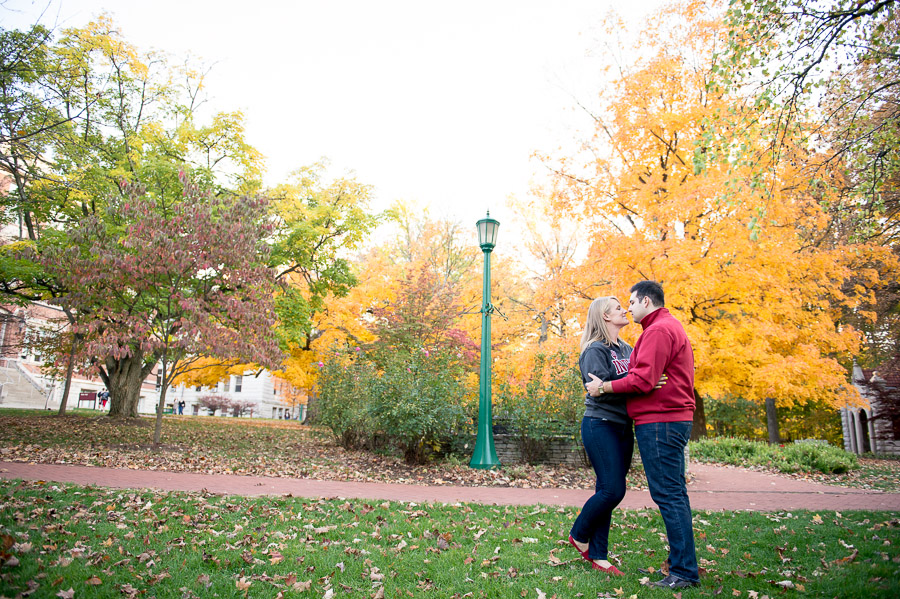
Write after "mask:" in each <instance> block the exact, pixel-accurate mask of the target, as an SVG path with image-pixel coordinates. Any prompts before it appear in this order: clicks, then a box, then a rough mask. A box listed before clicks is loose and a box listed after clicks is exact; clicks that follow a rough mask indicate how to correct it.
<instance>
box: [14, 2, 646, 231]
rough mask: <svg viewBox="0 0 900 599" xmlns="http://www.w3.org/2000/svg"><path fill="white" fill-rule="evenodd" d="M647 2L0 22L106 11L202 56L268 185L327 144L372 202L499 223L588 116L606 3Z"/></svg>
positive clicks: (256, 7)
mask: <svg viewBox="0 0 900 599" xmlns="http://www.w3.org/2000/svg"><path fill="white" fill-rule="evenodd" d="M659 4H660V0H642V1H632V2H626V3H623V2H614V1H612V0H553V1H550V0H548V1H532V0H480V1H470V0H454V1H453V2H431V1H428V0H410V1H399V0H320V1H313V0H296V1H287V0H282V1H273V0H242V1H234V0H152V1H136V0H37V1H33V0H0V24H2V26H3V27H4V28H7V29H12V28H23V27H26V26H28V25H29V24H31V23H33V22H34V21H35V19H37V17H38V15H40V13H42V12H43V13H44V16H43V18H42V22H43V23H44V24H46V25H48V26H57V27H70V26H80V25H83V24H84V23H86V22H87V21H88V20H90V19H91V18H92V17H94V16H95V15H97V14H99V13H100V12H102V11H106V12H109V13H110V14H111V15H112V16H113V17H114V19H115V21H116V23H117V24H118V25H119V27H120V28H121V29H122V32H123V34H124V36H125V38H126V39H127V40H128V41H130V42H131V43H133V44H135V45H137V46H138V47H139V48H141V49H142V50H146V49H150V48H155V49H158V50H163V51H165V52H168V53H170V54H173V55H175V56H180V55H183V54H185V53H191V54H193V55H195V56H197V57H199V58H201V59H202V60H203V61H204V62H206V63H211V64H214V67H213V70H212V72H211V74H210V75H209V78H208V88H207V91H208V94H209V97H210V104H209V105H210V106H211V107H212V108H214V109H216V110H235V109H240V110H242V111H244V113H245V115H246V118H247V128H248V138H249V141H250V143H252V144H253V145H254V146H256V147H257V148H258V149H260V150H261V151H262V152H263V153H264V154H265V156H266V164H267V174H266V183H267V184H275V183H278V182H280V181H282V180H284V178H285V177H286V175H287V174H288V173H289V172H290V171H291V170H293V169H295V168H297V167H299V166H302V165H306V164H310V163H312V162H315V161H317V160H318V159H319V158H321V157H327V158H329V159H330V161H331V169H330V171H329V172H330V174H332V175H343V174H346V173H347V172H348V171H351V170H352V171H354V172H355V174H356V176H357V178H358V179H359V180H360V181H361V182H364V183H368V184H371V185H373V186H375V189H376V197H377V202H376V208H384V207H387V206H389V205H390V204H391V203H392V202H393V201H395V200H405V201H411V202H414V203H415V204H416V205H418V206H420V207H428V209H429V211H430V213H431V214H432V216H441V217H451V218H453V219H455V220H459V221H462V222H463V223H465V222H467V221H472V223H473V225H474V221H475V220H477V219H478V218H481V217H482V216H483V215H484V211H485V209H486V208H490V210H491V215H492V216H494V217H496V218H498V219H499V220H500V221H501V222H503V221H504V219H505V218H508V217H509V212H508V210H507V209H506V207H505V204H506V200H507V198H509V197H510V196H519V197H524V196H525V195H527V193H528V190H529V186H530V182H531V181H532V179H534V178H535V177H540V176H542V174H541V173H542V169H541V167H540V165H539V164H538V163H537V162H536V161H535V160H533V159H531V154H532V153H533V152H535V151H542V152H554V151H555V150H556V148H558V147H559V146H564V147H567V148H571V147H574V140H575V139H576V137H577V136H578V134H579V131H580V132H581V133H582V134H584V133H585V132H587V131H588V129H589V127H590V123H589V120H588V118H587V117H586V115H584V113H583V112H581V111H580V110H578V109H576V108H575V100H576V99H577V100H580V101H582V102H587V103H589V102H590V101H591V100H592V99H593V98H594V97H596V94H597V91H598V89H597V88H598V85H599V80H600V79H599V76H598V72H599V69H600V67H601V66H603V61H604V58H603V56H602V55H601V54H600V53H598V52H597V51H596V50H597V48H598V45H597V43H596V38H597V34H596V31H597V26H598V24H599V23H600V21H601V20H602V19H603V17H604V16H605V15H606V14H607V13H608V12H609V11H610V9H611V8H615V9H616V10H618V11H619V12H620V13H621V14H622V15H623V16H624V17H625V18H628V19H630V20H635V21H637V22H640V21H642V20H643V19H645V18H646V16H647V15H648V14H649V12H650V10H651V8H653V7H656V6H658V5H659ZM473 229H474V226H473ZM501 235H502V229H501ZM501 244H502V237H501ZM498 249H499V248H498Z"/></svg>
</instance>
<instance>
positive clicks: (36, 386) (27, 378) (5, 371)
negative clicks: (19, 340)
mask: <svg viewBox="0 0 900 599" xmlns="http://www.w3.org/2000/svg"><path fill="white" fill-rule="evenodd" d="M7 364H10V365H7V366H2V367H0V407H2V408H32V409H34V408H38V409H43V408H44V407H45V406H46V405H47V390H46V389H44V387H43V385H41V384H40V383H38V382H37V381H36V380H34V377H33V376H32V375H31V373H28V372H27V371H24V369H22V367H21V366H20V365H19V364H18V362H11V363H10V362H7Z"/></svg>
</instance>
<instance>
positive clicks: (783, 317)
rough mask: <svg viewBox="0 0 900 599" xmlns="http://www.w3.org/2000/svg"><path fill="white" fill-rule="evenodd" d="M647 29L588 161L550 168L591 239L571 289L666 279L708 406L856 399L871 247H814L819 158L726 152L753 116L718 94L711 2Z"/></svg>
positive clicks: (740, 147) (736, 100)
mask: <svg viewBox="0 0 900 599" xmlns="http://www.w3.org/2000/svg"><path fill="white" fill-rule="evenodd" d="M648 22H649V24H648V25H647V27H646V29H645V30H644V31H642V32H640V35H639V36H638V39H640V40H641V42H640V43H641V47H640V50H641V51H642V53H643V54H642V55H643V56H644V58H641V59H640V60H638V61H637V62H636V63H635V64H634V65H633V66H632V67H631V68H627V69H625V68H623V69H622V70H621V72H620V73H619V74H618V75H617V76H616V77H615V78H614V86H613V87H612V88H611V89H612V91H611V93H610V94H609V95H607V96H606V97H602V98H601V104H602V106H601V108H600V109H599V110H598V111H596V113H595V114H594V121H595V130H594V132H593V137H592V138H591V139H590V140H589V141H588V142H587V143H586V150H588V152H586V153H585V155H586V156H587V158H585V159H582V160H580V161H579V157H555V158H551V157H545V160H546V161H547V162H548V163H551V164H552V167H553V169H554V170H555V171H556V172H558V173H559V176H558V177H557V178H556V181H555V186H554V188H553V190H552V193H550V194H548V196H547V198H546V200H547V202H549V203H550V204H551V206H552V207H553V210H554V211H555V212H557V213H560V214H568V215H570V217H571V218H573V219H578V220H579V221H580V222H581V224H582V227H583V230H584V233H585V235H586V236H587V237H589V238H590V247H589V249H588V256H587V258H586V259H585V260H584V262H583V263H582V264H581V265H579V266H578V267H576V268H575V271H574V277H575V278H577V279H579V280H582V281H603V282H606V283H605V284H604V285H603V287H602V288H601V289H599V290H598V293H597V295H603V294H607V293H609V294H615V295H618V296H619V297H620V299H627V297H628V289H629V287H630V286H631V285H632V284H633V283H635V282H637V281H639V280H642V279H652V280H656V281H659V282H660V283H661V284H662V285H663V287H664V289H665V291H666V306H667V307H668V308H669V309H670V310H671V311H672V313H673V314H674V316H675V317H676V318H678V319H679V320H680V321H681V322H682V323H684V325H685V328H686V329H687V332H688V335H689V337H690V339H691V341H692V344H693V347H694V353H695V362H696V367H697V370H696V392H697V395H698V399H699V398H701V397H702V396H709V397H714V398H722V397H726V396H739V397H743V398H745V399H750V400H755V401H759V402H767V401H768V403H769V404H771V406H775V405H777V406H785V407H787V406H792V405H794V404H804V403H806V402H810V401H825V402H829V403H832V404H835V405H838V404H842V403H843V402H846V401H851V400H853V399H854V397H855V395H856V393H855V391H854V390H853V388H852V387H851V386H850V385H849V384H848V383H847V376H846V371H845V369H844V368H843V367H842V366H841V364H840V363H839V361H838V360H839V358H846V357H848V356H849V355H850V354H851V353H852V352H854V351H856V349H857V347H858V344H859V342H860V335H859V333H858V332H857V331H856V330H854V329H853V328H851V327H849V326H840V324H839V323H838V322H837V319H838V317H839V315H840V313H841V310H842V309H843V308H845V307H847V306H853V305H855V304H857V303H858V302H859V297H858V296H857V295H854V296H850V295H847V294H845V293H844V292H843V291H842V283H843V282H844V281H845V280H846V279H847V278H848V277H849V276H850V275H851V272H850V264H851V262H850V260H848V256H852V255H854V253H856V252H857V251H864V250H865V248H860V247H855V246H852V245H849V244H841V245H838V246H833V247H830V248H828V249H822V248H821V247H818V248H817V247H816V246H815V245H814V244H813V242H812V240H814V239H815V238H816V236H817V235H819V234H821V233H822V231H823V229H824V227H826V226H827V223H828V219H827V215H826V214H825V213H824V211H823V208H822V205H823V204H824V203H825V202H827V200H828V198H827V197H822V195H821V193H823V192H821V191H820V190H818V189H816V188H815V187H813V186H812V185H811V184H810V182H809V181H808V180H805V179H804V178H803V177H801V176H799V173H800V165H801V164H802V163H803V162H804V161H807V160H810V159H815V157H814V156H813V155H812V154H811V151H810V150H809V149H807V148H801V147H796V146H793V147H791V146H789V147H788V148H789V149H788V151H790V152H792V156H791V158H792V159H791V160H789V161H783V162H780V163H778V164H771V165H767V164H755V163H752V162H750V161H747V160H743V159H742V158H743V157H745V156H747V155H750V154H752V155H755V156H764V153H762V152H754V151H753V147H752V144H754V143H759V144H764V143H766V140H765V139H763V138H761V137H760V138H757V139H754V137H753V135H752V134H746V135H745V136H744V137H743V139H742V140H741V141H740V142H739V143H735V144H734V145H732V146H730V147H721V146H715V145H714V144H715V138H714V137H713V136H712V135H710V133H709V132H710V128H711V126H712V124H714V123H715V122H716V120H717V119H720V118H724V117H725V116H726V115H728V114H730V113H733V111H736V110H737V111H746V112H748V113H749V112H752V111H753V106H752V105H750V104H749V103H747V102H744V100H743V99H742V98H741V97H740V96H737V95H726V94H725V93H723V92H712V91H710V88H709V86H708V82H709V80H710V78H711V75H712V71H713V68H714V57H715V51H716V49H717V48H718V47H721V44H722V42H723V36H724V35H725V33H724V29H723V27H722V24H721V22H720V20H719V19H718V17H717V16H716V15H715V14H714V13H712V12H709V9H708V6H707V4H706V3H700V2H679V3H675V4H672V5H670V6H668V7H666V8H664V9H661V11H660V13H659V14H658V15H656V16H655V18H652V19H650V20H649V21H648ZM762 126H763V123H760V128H761V129H762ZM626 331H627V333H626V334H627V335H630V336H631V339H632V340H634V339H635V338H636V336H637V334H638V333H639V330H638V327H636V326H631V327H629V328H628V329H626ZM770 436H771V433H770Z"/></svg>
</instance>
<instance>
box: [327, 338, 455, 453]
mask: <svg viewBox="0 0 900 599" xmlns="http://www.w3.org/2000/svg"><path fill="white" fill-rule="evenodd" d="M464 380H465V376H464V371H463V369H462V367H461V365H460V364H459V359H458V358H457V357H456V353H455V352H453V351H451V350H434V351H426V350H422V349H417V350H413V351H403V350H397V349H396V348H391V349H386V350H383V351H381V352H380V353H378V354H376V355H369V354H366V353H364V352H361V351H358V350H351V351H350V352H349V353H344V354H342V353H339V352H332V353H331V354H330V355H329V358H328V361H327V362H325V363H323V364H322V366H321V373H320V375H319V400H318V405H317V408H316V410H317V412H316V423H318V424H322V425H324V426H326V427H328V428H329V429H331V431H332V433H333V435H334V437H335V439H336V440H337V441H338V442H339V443H340V444H341V445H342V446H343V447H347V448H360V447H364V446H367V447H369V448H370V449H371V448H373V447H374V446H375V444H376V438H378V439H383V438H386V440H387V442H388V443H389V444H391V445H392V446H395V447H397V448H399V449H400V450H401V451H402V453H403V457H404V458H405V459H406V461H407V462H410V463H423V462H424V461H425V460H426V459H427V456H428V454H429V452H438V451H441V450H443V449H445V448H447V447H449V446H450V445H451V441H452V437H453V436H454V435H456V434H457V433H458V432H459V431H460V430H462V429H463V428H464V426H465V422H466V410H465V409H464V400H465V397H466V395H467V388H466V384H465V383H464Z"/></svg>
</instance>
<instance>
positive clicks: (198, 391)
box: [194, 385, 203, 393]
mask: <svg viewBox="0 0 900 599" xmlns="http://www.w3.org/2000/svg"><path fill="white" fill-rule="evenodd" d="M202 390H203V387H201V386H200V385H197V386H196V387H194V391H196V392H197V393H200V391H202Z"/></svg>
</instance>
